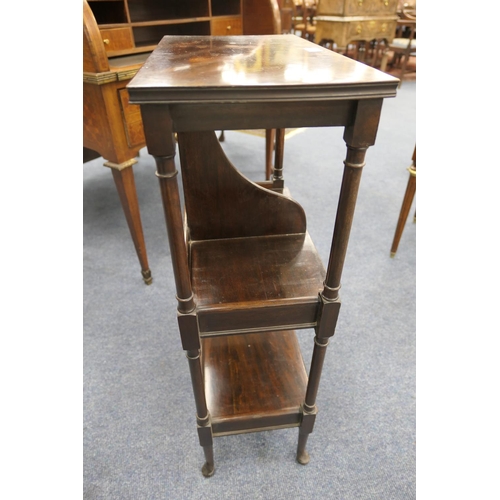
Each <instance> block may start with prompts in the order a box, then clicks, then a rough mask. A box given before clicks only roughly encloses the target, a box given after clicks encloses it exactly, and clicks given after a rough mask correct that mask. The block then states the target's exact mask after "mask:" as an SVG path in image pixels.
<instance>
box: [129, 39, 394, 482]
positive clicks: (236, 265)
mask: <svg viewBox="0 0 500 500" xmlns="http://www.w3.org/2000/svg"><path fill="white" fill-rule="evenodd" d="M291 66H292V67H293V72H290V71H289V68H290V67H291ZM398 83H399V80H398V79H397V78H394V77H392V76H390V75H387V74H385V73H382V72H380V71H377V70H375V69H373V68H371V67H369V66H366V65H364V64H361V63H359V62H357V61H354V60H352V59H348V58H346V57H344V56H342V55H340V54H337V53H334V52H332V51H330V50H328V49H326V48H323V47H319V46H318V45H315V44H313V43H311V42H309V41H307V40H304V39H301V38H299V37H297V36H295V35H269V36H253V37H247V36H229V37H211V36H200V37H184V36H172V37H165V38H164V39H163V40H162V42H161V43H160V45H159V46H158V48H157V49H156V50H155V51H154V52H153V54H152V55H151V57H150V58H149V60H148V64H147V65H145V66H144V67H143V68H141V70H140V71H139V72H138V73H137V75H136V76H135V77H134V79H133V80H132V81H131V82H130V83H129V85H128V87H127V88H128V91H129V94H130V99H131V102H133V103H135V104H138V105H140V106H141V113H142V116H143V122H144V131H145V136H146V142H147V147H148V152H149V153H150V154H151V155H153V157H154V158H155V162H156V166H157V172H156V175H157V176H158V179H159V183H160V189H161V193H162V199H163V208H164V214H165V219H166V223H167V232H168V240H169V245H170V252H171V257H172V265H173V270H174V277H175V284H176V296H177V301H178V307H177V319H178V324H179V331H180V337H181V342H182V347H183V349H184V350H185V351H186V356H187V358H188V364H189V369H190V373H191V379H192V386H193V395H194V401H195V406H196V422H197V429H198V436H199V440H200V444H201V446H202V447H203V450H204V453H205V464H204V466H203V468H202V472H203V474H204V475H205V476H207V477H208V476H211V475H212V474H213V473H214V470H215V465H214V450H213V438H214V436H215V437H217V436H222V435H226V434H236V433H243V432H252V431H262V430H270V429H278V428H285V427H298V428H299V440H298V445H297V461H298V462H299V463H300V464H307V463H308V462H309V454H308V452H307V450H306V444H307V440H308V437H309V435H310V434H311V432H312V430H313V427H314V423H315V419H316V414H317V408H316V395H317V392H318V387H319V382H320V377H321V371H322V366H323V362H324V359H325V353H326V349H327V346H328V343H329V339H330V337H332V336H333V335H334V333H335V328H336V324H337V318H338V314H339V310H340V295H339V289H340V280H341V275H342V269H343V265H344V260H345V257H346V251H347V245H348V240H349V233H350V228H351V225H352V220H353V216H354V209H355V205H356V197H357V191H358V186H359V182H360V179H361V172H362V168H363V166H364V159H365V154H366V150H367V149H368V147H369V146H371V145H372V144H374V142H375V137H376V132H377V127H378V123H379V117H380V113H381V108H382V102H383V99H385V98H387V97H394V96H395V95H396V89H397V86H398ZM319 126H342V127H344V140H345V142H346V145H347V154H346V157H345V161H344V174H343V177H342V180H341V189H340V196H339V200H338V210H337V216H336V220H335V224H334V229H333V239H332V246H331V251H330V257H329V262H328V265H327V266H326V268H325V266H324V265H323V262H322V261H321V258H320V256H319V255H318V252H317V250H316V249H315V247H314V244H313V242H312V239H311V237H310V236H309V234H308V232H307V220H306V214H305V212H304V209H303V208H302V207H301V206H300V205H299V204H298V203H297V202H296V201H295V200H293V198H292V197H291V196H290V193H289V192H288V190H287V188H286V187H284V176H283V171H284V169H283V165H278V166H277V167H275V168H274V171H273V176H272V179H271V181H270V182H269V183H260V184H258V183H254V182H251V181H250V180H248V179H247V178H246V177H245V176H244V175H242V174H241V173H240V172H239V171H238V169H237V168H236V166H234V165H232V164H231V162H230V161H229V160H228V158H227V157H226V156H225V154H224V152H223V150H222V148H221V146H220V144H219V141H218V140H217V137H216V134H215V131H216V130H221V129H228V130H238V129H269V128H275V129H277V130H278V131H282V130H284V129H286V128H287V127H319ZM174 133H176V134H177V141H178V142H176V141H175V139H174ZM280 133H281V132H280ZM177 149H178V152H179V159H180V163H181V169H180V174H181V175H179V171H178V170H177V167H176V160H175V155H176V152H177ZM179 182H182V186H183V193H184V207H182V206H181V203H180V194H179V193H180V191H179ZM311 182H313V179H311ZM325 229H327V230H329V229H330V228H325ZM303 329H314V331H315V339H314V347H313V353H312V359H311V365H310V368H309V374H308V375H307V374H306V370H305V367H304V363H303V361H302V356H301V353H300V349H299V344H298V341H297V337H296V333H295V331H296V330H303Z"/></svg>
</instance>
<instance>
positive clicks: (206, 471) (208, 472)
mask: <svg viewBox="0 0 500 500" xmlns="http://www.w3.org/2000/svg"><path fill="white" fill-rule="evenodd" d="M214 472H215V467H214V465H213V464H208V463H206V462H205V464H204V465H203V467H202V468H201V473H202V474H203V475H204V476H205V477H212V476H213V475H214Z"/></svg>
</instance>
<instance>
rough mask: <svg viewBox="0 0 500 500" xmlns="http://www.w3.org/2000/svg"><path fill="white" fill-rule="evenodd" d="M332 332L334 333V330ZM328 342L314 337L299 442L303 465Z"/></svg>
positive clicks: (306, 457)
mask: <svg viewBox="0 0 500 500" xmlns="http://www.w3.org/2000/svg"><path fill="white" fill-rule="evenodd" d="M330 333H331V334H332V335H333V332H330ZM328 342H329V339H328V338H322V337H318V335H316V337H315V338H314V350H313V355H312V360H311V368H310V370H309V380H308V383H307V391H306V397H305V401H304V403H303V404H302V422H301V424H300V427H299V442H298V445H297V462H299V463H300V464H302V465H306V464H308V463H309V453H308V452H307V450H306V444H307V439H308V437H309V434H311V432H312V431H313V428H314V422H315V420H316V414H317V413H318V410H317V408H316V396H317V394H318V388H319V382H320V379H321V372H322V370H323V362H324V360H325V354H326V348H327V346H328Z"/></svg>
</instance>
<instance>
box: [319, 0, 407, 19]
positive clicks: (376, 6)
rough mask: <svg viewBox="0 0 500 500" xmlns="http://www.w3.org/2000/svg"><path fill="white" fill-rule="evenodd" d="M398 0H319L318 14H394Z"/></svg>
mask: <svg viewBox="0 0 500 500" xmlns="http://www.w3.org/2000/svg"><path fill="white" fill-rule="evenodd" d="M397 3H398V0H321V2H320V4H319V6H318V15H323V16H374V15H384V14H395V13H396V10H397Z"/></svg>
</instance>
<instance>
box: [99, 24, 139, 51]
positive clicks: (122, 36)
mask: <svg viewBox="0 0 500 500" xmlns="http://www.w3.org/2000/svg"><path fill="white" fill-rule="evenodd" d="M100 31H101V37H102V40H103V42H104V47H105V48H106V52H118V51H120V50H130V49H133V48H134V40H133V38H132V31H131V29H130V28H110V29H101V30H100Z"/></svg>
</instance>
